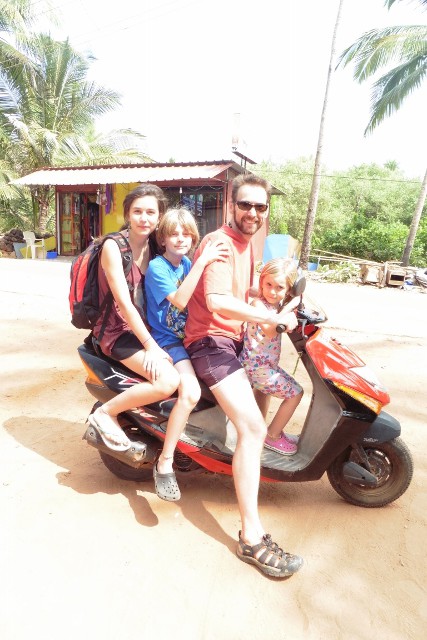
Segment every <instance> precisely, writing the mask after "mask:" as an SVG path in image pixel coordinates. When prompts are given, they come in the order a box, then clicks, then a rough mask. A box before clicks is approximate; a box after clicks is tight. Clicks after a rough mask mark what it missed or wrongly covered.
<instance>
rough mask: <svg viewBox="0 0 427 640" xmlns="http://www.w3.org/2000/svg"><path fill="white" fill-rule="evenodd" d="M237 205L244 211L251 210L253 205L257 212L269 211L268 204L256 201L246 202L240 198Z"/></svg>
mask: <svg viewBox="0 0 427 640" xmlns="http://www.w3.org/2000/svg"><path fill="white" fill-rule="evenodd" d="M237 206H238V207H239V209H241V210H242V211H250V210H251V209H252V207H253V208H254V209H255V211H256V212H257V213H264V212H265V211H267V206H268V205H266V204H255V203H254V202H246V201H245V200H240V201H239V202H237Z"/></svg>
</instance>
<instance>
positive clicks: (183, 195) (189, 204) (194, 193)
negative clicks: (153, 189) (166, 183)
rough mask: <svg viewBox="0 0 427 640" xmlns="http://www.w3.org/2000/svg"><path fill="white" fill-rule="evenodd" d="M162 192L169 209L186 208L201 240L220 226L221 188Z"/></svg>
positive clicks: (165, 190)
mask: <svg viewBox="0 0 427 640" xmlns="http://www.w3.org/2000/svg"><path fill="white" fill-rule="evenodd" d="M163 190H164V192H165V193H166V195H167V198H168V201H169V206H170V207H180V206H181V207H186V208H187V209H189V210H190V211H191V212H192V213H193V215H194V217H195V219H196V222H197V226H198V229H199V233H200V237H201V238H203V237H204V236H205V235H206V234H207V233H211V231H216V230H217V229H218V228H219V227H220V226H221V224H222V210H223V191H222V187H211V188H204V189H197V188H189V187H183V188H182V189H175V188H171V189H168V188H164V189H163Z"/></svg>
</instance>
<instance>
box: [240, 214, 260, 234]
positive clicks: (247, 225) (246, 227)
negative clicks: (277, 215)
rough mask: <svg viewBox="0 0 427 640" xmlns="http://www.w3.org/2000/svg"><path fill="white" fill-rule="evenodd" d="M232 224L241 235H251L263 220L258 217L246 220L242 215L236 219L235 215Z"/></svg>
mask: <svg viewBox="0 0 427 640" xmlns="http://www.w3.org/2000/svg"><path fill="white" fill-rule="evenodd" d="M234 224H235V225H236V227H237V228H238V230H239V231H240V233H242V234H243V235H245V236H253V235H255V233H256V232H257V231H258V230H259V229H261V227H262V225H263V224H264V220H260V219H259V218H257V219H256V220H251V222H248V221H245V218H244V217H243V218H240V220H237V218H236V216H234Z"/></svg>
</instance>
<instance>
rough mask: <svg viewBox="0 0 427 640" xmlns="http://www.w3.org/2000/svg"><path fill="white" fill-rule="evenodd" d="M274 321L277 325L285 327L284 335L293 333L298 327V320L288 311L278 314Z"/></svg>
mask: <svg viewBox="0 0 427 640" xmlns="http://www.w3.org/2000/svg"><path fill="white" fill-rule="evenodd" d="M276 320H277V324H282V325H284V326H285V327H286V333H289V332H290V331H293V330H294V329H295V328H296V327H297V326H298V320H297V317H296V315H295V313H292V312H291V313H289V311H286V312H282V313H278V314H277V316H276Z"/></svg>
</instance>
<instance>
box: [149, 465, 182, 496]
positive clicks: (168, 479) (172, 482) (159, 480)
mask: <svg viewBox="0 0 427 640" xmlns="http://www.w3.org/2000/svg"><path fill="white" fill-rule="evenodd" d="M153 477H154V487H155V489H156V493H157V495H158V497H159V498H161V499H162V500H167V501H168V502H174V501H175V500H179V499H180V497H181V491H180V490H179V487H178V483H177V481H176V475H175V473H174V472H173V471H172V472H171V473H159V471H157V463H156V464H155V465H154V467H153Z"/></svg>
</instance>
